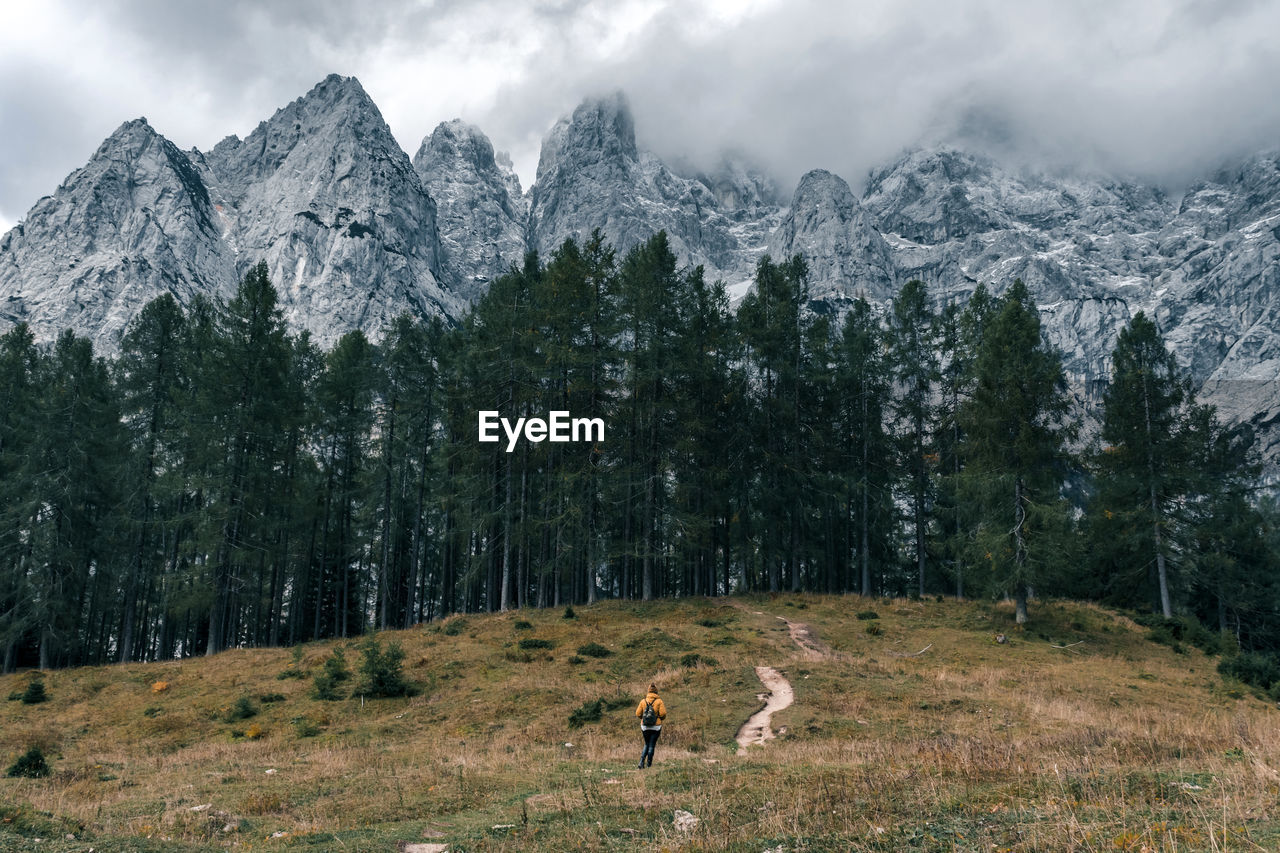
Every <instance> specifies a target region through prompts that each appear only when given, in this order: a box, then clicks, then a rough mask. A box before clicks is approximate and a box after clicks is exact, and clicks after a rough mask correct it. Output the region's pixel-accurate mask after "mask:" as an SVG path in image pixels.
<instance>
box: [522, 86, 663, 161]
mask: <svg viewBox="0 0 1280 853" xmlns="http://www.w3.org/2000/svg"><path fill="white" fill-rule="evenodd" d="M568 150H572V151H576V152H580V154H581V155H582V157H583V158H584V159H586V160H587V161H597V162H598V161H621V162H624V163H638V162H639V160H640V153H639V150H638V149H637V148H636V127H635V119H634V118H633V117H632V114H631V105H630V103H629V102H628V101H627V96H626V95H625V94H623V93H622V91H621V90H618V91H614V92H611V93H607V94H603V95H593V96H590V97H587V98H584V99H583V100H582V103H580V104H578V106H577V108H575V109H574V111H573V114H572V115H571V116H570V117H569V118H562V119H560V120H559V121H557V122H556V123H555V125H553V126H552V128H551V130H550V131H548V132H547V135H546V136H545V137H544V138H543V140H542V153H541V156H540V157H539V159H538V179H539V180H541V179H542V177H543V176H544V175H546V174H549V173H550V172H551V170H553V169H554V168H555V167H556V165H557V164H558V163H559V162H560V161H561V159H562V158H563V154H564V152H565V151H568Z"/></svg>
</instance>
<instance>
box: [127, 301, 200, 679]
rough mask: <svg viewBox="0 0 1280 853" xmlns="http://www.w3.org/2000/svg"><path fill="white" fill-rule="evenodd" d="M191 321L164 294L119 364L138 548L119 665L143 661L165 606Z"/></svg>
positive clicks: (133, 330) (147, 311) (144, 315)
mask: <svg viewBox="0 0 1280 853" xmlns="http://www.w3.org/2000/svg"><path fill="white" fill-rule="evenodd" d="M185 323H186V318H185V317H184V316H183V313H182V309H181V308H180V307H179V306H178V303H177V302H176V301H175V300H174V298H173V297H172V296H171V295H169V294H165V295H163V296H160V297H157V298H156V299H154V300H152V301H151V302H149V303H147V305H146V306H144V307H143V309H142V311H141V312H140V313H139V314H138V316H137V317H136V318H135V319H134V321H133V322H132V323H131V324H130V327H129V329H128V331H127V332H126V333H125V335H124V338H123V340H122V341H121V344H120V354H119V357H118V359H117V360H116V362H115V365H114V367H115V374H116V384H117V391H118V394H119V398H120V405H121V407H122V414H123V417H124V420H125V424H126V426H127V428H128V430H129V437H130V441H131V444H132V446H133V450H134V453H133V460H134V462H135V465H134V466H133V467H132V469H131V470H128V471H127V472H126V474H125V476H126V481H127V482H128V484H129V488H128V495H129V500H128V501H127V503H126V504H125V506H124V511H125V518H124V525H125V527H126V528H127V529H128V531H129V533H128V536H129V538H130V539H131V540H132V542H131V544H130V547H129V551H128V555H127V557H126V559H127V561H128V562H127V565H126V567H125V576H124V584H123V587H122V588H121V590H120V600H121V602H122V604H123V613H122V614H121V624H120V640H119V648H118V655H119V660H121V661H127V660H136V659H139V658H141V657H143V654H142V652H143V650H144V649H145V648H147V647H149V646H150V645H151V644H150V643H149V642H147V641H145V640H144V639H143V638H145V637H147V635H148V634H149V633H150V632H149V630H148V627H149V625H151V626H154V625H155V624H156V623H157V622H159V621H160V618H157V617H153V618H150V619H148V618H146V614H148V613H157V612H160V613H163V611H164V609H165V603H164V601H163V590H164V588H165V581H166V579H165V578H164V576H163V575H164V564H165V557H166V553H165V547H164V532H165V528H166V526H167V523H168V522H169V521H170V520H171V519H172V517H173V516H174V514H175V513H176V508H175V506H174V503H173V501H172V499H171V495H170V494H169V493H168V492H169V489H168V487H169V485H170V484H169V483H168V482H162V480H164V479H165V478H163V477H162V473H163V472H164V471H165V470H166V469H168V468H170V467H172V465H173V463H174V462H175V461H176V460H175V457H174V455H173V446H174V444H175V441H176V439H177V434H176V428H177V422H178V413H177V409H178V406H179V405H180V401H181V398H182V395H183V393H184V386H185V385H186V384H187V381H188V379H187V376H186V370H185V367H186V365H185V364H184V361H183V358H182V347H183V338H184V336H185Z"/></svg>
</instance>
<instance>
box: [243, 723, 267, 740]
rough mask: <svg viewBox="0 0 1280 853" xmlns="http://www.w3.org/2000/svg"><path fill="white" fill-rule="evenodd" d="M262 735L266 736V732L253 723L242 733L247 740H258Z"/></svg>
mask: <svg viewBox="0 0 1280 853" xmlns="http://www.w3.org/2000/svg"><path fill="white" fill-rule="evenodd" d="M264 734H266V731H265V730H264V729H263V728H262V726H260V725H258V724H257V723H254V724H253V725H251V726H249V728H247V729H245V732H244V736H245V737H247V738H248V739H249V740H257V739H258V738H260V737H262V736H263V735H264Z"/></svg>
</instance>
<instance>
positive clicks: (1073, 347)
mask: <svg viewBox="0 0 1280 853" xmlns="http://www.w3.org/2000/svg"><path fill="white" fill-rule="evenodd" d="M502 159H503V158H502V157H501V156H500V152H497V151H495V150H494V147H493V145H492V143H491V142H490V140H489V139H488V137H487V136H485V134H484V133H483V131H481V130H480V129H479V128H476V127H474V126H472V125H468V124H466V123H464V122H461V121H456V120H455V121H453V122H442V123H441V124H440V125H438V126H437V127H436V129H435V130H434V131H433V132H432V134H430V135H428V136H427V137H426V138H425V139H424V140H423V142H422V144H421V146H420V147H419V149H418V152H417V154H416V155H415V157H414V158H413V159H412V160H411V159H410V158H409V156H408V154H407V153H406V152H405V151H404V150H403V149H402V148H401V147H400V146H399V144H398V143H397V142H396V141H395V139H394V137H393V136H392V135H391V132H390V129H389V128H388V127H387V125H386V122H385V121H384V120H383V118H382V115H381V113H380V112H379V111H378V108H377V105H376V104H375V103H374V102H373V101H372V99H371V98H370V97H369V96H368V94H367V93H366V92H365V91H364V89H363V87H361V85H360V83H359V81H358V80H356V79H355V78H348V77H340V76H338V75H330V76H329V77H326V78H325V79H324V80H323V81H321V82H320V83H319V84H317V85H316V86H315V87H313V88H312V89H311V90H310V91H309V92H307V93H306V94H304V95H303V96H301V97H299V98H297V99H295V100H294V101H292V102H291V103H290V104H287V105H286V106H284V107H282V108H281V109H280V110H277V111H276V113H275V114H274V115H272V116H271V117H270V118H268V119H267V120H265V121H263V122H261V123H259V125H258V126H257V127H256V128H255V129H254V130H253V131H252V132H250V133H249V134H248V135H247V136H246V137H245V138H244V139H243V140H242V139H239V138H238V137H235V136H229V137H227V138H226V139H224V140H222V141H221V142H219V143H218V144H217V145H215V146H214V147H213V148H212V149H211V150H210V151H208V152H200V151H198V150H194V149H193V150H192V151H190V152H181V151H179V150H178V149H177V148H176V146H174V145H173V144H172V143H171V142H169V141H168V140H167V139H165V138H164V137H163V136H162V135H161V134H159V133H158V132H156V131H155V130H154V129H153V128H151V126H150V125H149V124H147V123H146V122H145V120H134V121H133V122H126V123H125V124H124V125H122V126H121V128H119V129H118V130H117V131H116V132H115V133H113V134H112V136H110V137H108V139H107V140H106V141H104V143H103V145H102V146H100V147H99V148H98V150H97V151H96V152H95V153H94V155H93V156H92V157H91V158H90V159H89V161H88V162H87V163H86V164H85V166H83V167H81V168H80V169H78V170H76V171H75V172H73V173H72V174H71V175H70V176H68V178H67V180H66V181H64V182H63V184H62V185H61V186H59V187H58V188H57V190H56V191H55V192H54V194H53V195H51V196H46V197H45V198H43V199H41V200H40V201H38V202H37V203H36V205H35V206H33V208H32V209H31V211H30V212H29V213H28V214H27V216H26V217H25V218H24V220H23V221H22V222H21V223H20V224H19V225H18V226H16V227H15V228H13V229H12V230H11V231H9V232H8V233H7V234H6V235H4V236H3V237H0V325H11V324H13V323H17V322H21V321H26V322H29V323H30V324H31V325H32V327H33V329H34V331H35V332H36V334H37V336H38V337H39V338H40V339H43V340H48V339H50V338H52V337H53V336H54V335H56V334H57V333H58V332H59V331H61V329H62V328H64V327H69V328H73V329H75V330H76V331H77V332H80V333H82V334H87V335H89V336H90V337H91V338H93V340H94V342H95V345H96V346H97V347H98V348H99V349H100V350H101V351H110V350H111V349H113V348H114V346H115V345H116V341H118V338H119V335H120V334H121V333H122V331H123V330H124V328H125V327H126V326H127V324H128V322H129V320H130V319H131V317H132V316H133V315H134V314H136V313H137V311H139V310H141V307H142V306H143V305H144V304H145V303H146V301H148V300H149V299H150V298H153V297H154V296H156V295H159V294H160V293H161V292H169V293H172V294H173V295H174V296H175V297H176V298H177V299H178V301H179V303H181V304H187V303H188V302H189V301H190V299H191V298H192V296H193V295H194V294H195V293H197V292H205V293H213V294H221V295H225V294H227V293H229V291H230V290H231V289H232V288H233V287H234V285H235V282H236V280H237V279H238V278H239V277H240V276H241V275H243V273H244V272H245V271H246V269H247V267H248V266H249V265H250V264H251V263H253V262H256V260H258V259H259V258H261V259H265V260H267V262H268V266H269V268H270V269H271V274H272V278H273V280H274V281H275V282H276V284H277V287H278V288H279V290H280V293H281V305H282V308H283V309H284V311H285V316H286V318H287V320H288V321H289V323H290V324H291V326H293V327H294V328H298V329H308V330H309V331H310V332H311V333H312V336H313V337H314V338H315V339H316V340H318V341H319V342H321V343H323V344H329V343H332V342H333V341H334V340H336V339H337V337H338V336H339V335H341V334H342V333H343V332H345V331H348V330H349V329H351V328H361V329H363V330H364V331H366V332H367V333H369V334H370V335H371V336H376V335H377V334H378V333H379V332H380V330H381V328H382V327H384V326H385V325H386V322H387V321H388V320H389V319H390V318H391V317H393V316H394V315H395V314H398V313H401V312H403V311H408V312H410V313H412V314H415V315H418V316H430V315H435V316H441V317H444V318H446V319H449V320H457V319H458V318H459V317H460V316H461V315H462V314H463V312H465V310H466V306H467V304H468V303H469V302H471V301H473V300H474V299H475V298H477V297H478V296H479V295H480V294H482V293H483V292H484V290H485V289H486V287H487V284H488V282H489V281H491V280H492V279H493V278H494V277H495V276H497V275H500V274H501V273H502V272H503V271H504V270H506V269H507V268H509V267H510V266H511V265H512V264H517V263H520V262H521V261H522V259H523V255H524V253H525V252H527V251H529V250H536V251H538V252H540V253H542V254H544V255H545V254H547V253H550V252H552V251H554V250H555V248H556V247H557V246H559V244H560V243H561V242H562V241H563V240H564V239H566V238H569V237H576V238H578V239H582V238H584V237H586V236H587V235H589V234H590V233H591V231H592V230H593V229H595V228H599V229H600V230H601V231H602V233H603V234H604V235H605V237H606V238H607V239H609V240H610V242H611V243H612V244H613V245H614V247H615V248H616V249H618V250H619V251H620V252H621V251H625V250H626V249H628V248H629V247H630V246H632V245H634V244H635V243H638V242H639V241H641V240H643V239H644V238H646V237H647V236H648V235H649V234H650V233H652V232H654V231H657V230H659V229H662V230H666V231H667V233H668V237H669V238H670V242H671V246H672V249H673V251H674V252H675V253H676V255H677V258H678V260H679V262H680V263H683V264H691V265H692V264H701V265H702V266H703V267H704V268H705V270H706V273H707V275H708V277H709V278H720V279H723V280H724V281H725V282H726V284H727V285H729V286H730V288H731V290H732V292H733V293H734V294H735V295H740V294H741V293H743V292H745V290H746V289H747V287H749V282H750V280H751V278H752V275H753V272H754V268H755V265H756V263H757V262H758V260H759V258H760V257H762V256H763V255H764V254H765V253H772V254H774V255H789V254H791V253H795V252H800V253H802V254H804V255H805V256H806V260H807V262H808V266H809V270H810V296H811V303H810V307H811V308H812V309H813V310H816V311H825V312H830V313H833V314H835V315H837V316H838V315H839V314H840V313H841V312H842V311H844V310H845V309H847V307H848V306H849V305H850V304H851V303H852V300H853V299H854V298H855V297H856V296H857V295H858V294H860V293H862V294H866V295H867V296H868V298H871V299H873V300H874V301H878V302H881V303H883V302H885V301H886V300H888V299H889V298H890V297H891V296H892V294H893V292H894V291H895V290H896V289H897V287H899V286H901V284H903V283H904V282H905V281H907V280H909V279H911V278H920V279H922V280H924V281H925V282H926V283H927V284H928V285H929V288H930V292H931V293H932V295H933V297H934V299H935V301H936V302H938V303H939V304H942V303H944V302H946V301H953V300H963V299H964V298H966V297H967V295H968V293H970V292H971V291H972V289H973V288H974V287H975V286H976V284H977V283H978V282H979V281H982V282H986V283H988V285H989V286H991V287H992V288H993V289H994V290H995V291H997V292H998V291H1000V290H1002V289H1003V288H1004V287H1005V286H1007V285H1008V283H1010V282H1011V281H1012V280H1013V279H1014V278H1022V279H1023V280H1024V281H1025V282H1026V283H1027V284H1028V286H1029V287H1030V289H1031V291H1032V293H1033V294H1034V296H1035V298H1036V300H1037V303H1038V304H1039V305H1040V308H1041V314H1042V320H1043V323H1044V329H1045V334H1046V335H1047V337H1048V338H1049V340H1050V341H1051V342H1052V343H1053V344H1054V345H1055V346H1057V347H1058V348H1059V349H1060V350H1061V351H1062V353H1063V356H1064V364H1065V367H1066V370H1067V372H1068V374H1069V375H1070V376H1071V377H1072V379H1073V380H1075V381H1078V382H1080V383H1082V384H1083V385H1084V386H1089V385H1090V384H1091V383H1093V382H1095V381H1096V380H1099V379H1101V378H1105V376H1106V373H1107V370H1108V368H1109V357H1110V351H1111V348H1112V347H1113V345H1114V342H1115V338H1116V335H1117V334H1118V332H1119V329H1120V328H1121V327H1122V326H1123V325H1124V323H1125V322H1127V320H1128V319H1129V317H1131V316H1132V315H1133V314H1134V313H1136V312H1137V311H1140V310H1141V311H1144V312H1145V313H1147V314H1148V316H1151V317H1153V318H1154V319H1155V320H1156V322H1157V323H1158V324H1159V325H1160V327H1161V329H1162V331H1163V332H1164V334H1165V336H1166V339H1167V341H1168V342H1169V344H1170V346H1171V347H1172V349H1173V350H1174V352H1175V354H1176V356H1177V357H1178V359H1179V361H1180V363H1181V364H1183V366H1184V367H1185V368H1186V369H1187V370H1188V371H1189V373H1190V375H1191V377H1192V379H1193V381H1194V382H1195V384H1196V385H1197V386H1199V387H1200V388H1201V389H1203V391H1204V396H1205V398H1206V399H1207V400H1208V401H1210V402H1215V403H1217V404H1219V405H1220V407H1221V408H1223V410H1224V411H1231V412H1234V413H1235V414H1236V416H1237V417H1239V418H1241V419H1244V420H1249V421H1252V422H1253V423H1254V425H1255V426H1257V427H1258V428H1259V429H1260V430H1261V431H1262V432H1263V433H1264V435H1263V447H1264V451H1265V453H1266V454H1267V455H1268V456H1269V457H1272V458H1276V457H1280V435H1275V434H1274V433H1276V430H1275V424H1276V423H1277V421H1280V394H1277V393H1276V392H1274V391H1273V390H1272V386H1274V385H1275V384H1277V383H1275V382H1274V380H1275V379H1276V378H1277V377H1280V320H1278V319H1277V316H1278V315H1280V311H1278V310H1277V307H1278V306H1277V304H1276V302H1277V294H1280V165H1278V160H1277V157H1276V154H1275V152H1274V151H1268V152H1261V153H1259V154H1256V155H1254V156H1252V157H1249V158H1246V159H1245V160H1243V161H1241V162H1239V163H1235V164H1233V165H1230V166H1227V167H1224V168H1220V169H1217V170H1215V171H1214V172H1213V173H1212V174H1211V175H1208V176H1206V177H1204V178H1203V179H1201V180H1199V181H1196V182H1193V183H1192V184H1190V185H1188V187H1187V188H1186V190H1185V191H1183V192H1181V193H1172V192H1168V191H1166V190H1165V189H1162V188H1159V187H1155V186H1151V185H1147V184H1144V183H1142V182H1139V181H1135V180H1126V179H1121V178H1117V177H1111V176H1106V175H1101V174H1088V175H1086V174H1084V173H1079V174H1076V173H1068V172H1057V173H1050V172H1048V171H1036V170H1034V169H1030V168H1027V167H1025V166H1019V167H1012V166H1005V165H1002V163H1001V162H1000V161H998V160H997V159H995V158H994V157H992V156H989V155H986V154H980V153H974V152H972V151H967V150H965V149H963V148H961V147H959V146H956V145H946V144H942V145H935V146H932V147H929V148H917V149H914V150H910V151H906V152H904V153H903V154H902V155H901V156H899V157H898V158H896V159H895V160H894V161H893V162H891V163H887V164H885V165H883V166H881V167H879V168H877V169H874V170H872V171H871V173H870V174H869V175H868V176H867V179H866V184H865V187H864V188H863V189H862V191H861V192H855V191H854V190H853V189H852V188H851V187H850V185H849V184H848V182H847V181H846V179H845V178H843V177H841V176H838V175H835V174H834V173H831V172H826V171H824V170H820V169H817V170H811V171H809V172H807V173H806V174H805V175H804V176H803V177H802V178H801V179H800V181H799V182H798V183H797V186H796V188H795V190H794V192H793V193H792V194H791V196H790V198H789V200H788V199H786V198H783V197H782V196H781V194H780V193H778V192H777V190H776V188H774V187H773V186H772V184H771V182H770V181H769V180H768V179H767V178H765V177H764V176H763V174H762V173H761V172H760V171H759V170H758V169H755V168H754V167H752V166H750V165H749V164H747V163H746V162H745V161H743V160H742V159H741V158H740V157H739V158H734V157H729V156H726V158H725V159H724V161H723V162H722V163H721V165H720V166H718V167H716V168H711V169H705V168H704V169H696V168H693V167H691V166H689V165H687V164H684V163H674V164H668V163H666V162H664V161H663V160H662V159H661V158H659V157H657V156H656V155H655V154H653V153H652V152H650V151H648V150H647V149H645V147H644V146H643V145H642V144H640V142H639V141H638V139H637V133H636V127H635V120H634V117H633V115H632V113H631V109H630V106H629V104H628V102H627V99H626V97H625V95H623V94H622V93H620V92H619V93H613V94H610V95H606V96H603V97H597V98H589V99H586V100H584V101H583V102H582V104H580V105H579V106H578V107H577V108H576V109H575V110H574V111H573V113H572V114H570V115H569V116H566V117H564V118H562V119H560V120H559V121H557V122H556V123H554V124H553V125H552V127H551V128H550V130H549V131H548V132H547V134H546V136H545V138H544V141H543V147H542V152H541V157H540V159H539V164H538V174H537V179H536V180H535V181H534V183H533V184H532V186H530V187H529V188H528V189H527V190H524V189H522V188H521V186H520V183H519V179H518V177H516V176H515V173H514V171H513V170H512V169H511V168H510V165H509V161H507V162H506V163H505V164H504V163H503V162H502Z"/></svg>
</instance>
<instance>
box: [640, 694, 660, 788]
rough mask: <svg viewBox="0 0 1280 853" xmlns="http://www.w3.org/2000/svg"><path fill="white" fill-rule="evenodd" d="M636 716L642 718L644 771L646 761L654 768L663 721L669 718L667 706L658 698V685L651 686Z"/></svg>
mask: <svg viewBox="0 0 1280 853" xmlns="http://www.w3.org/2000/svg"><path fill="white" fill-rule="evenodd" d="M636 716H637V717H639V718H640V733H641V734H642V735H644V752H642V753H640V769H641V770H643V769H644V768H645V760H646V759H647V760H648V762H649V764H648V766H649V767H652V766H653V748H654V747H655V746H657V745H658V735H660V734H662V721H663V720H665V719H666V718H667V706H666V705H663V704H662V700H661V699H659V698H658V685H656V684H650V685H649V693H648V695H646V696H645V697H644V698H643V699H641V700H640V704H639V705H638V706H637V707H636Z"/></svg>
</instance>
